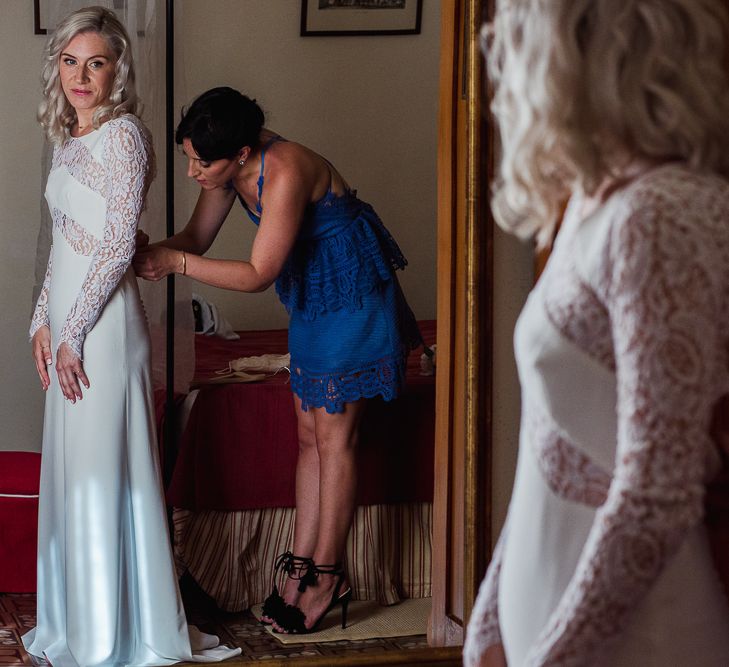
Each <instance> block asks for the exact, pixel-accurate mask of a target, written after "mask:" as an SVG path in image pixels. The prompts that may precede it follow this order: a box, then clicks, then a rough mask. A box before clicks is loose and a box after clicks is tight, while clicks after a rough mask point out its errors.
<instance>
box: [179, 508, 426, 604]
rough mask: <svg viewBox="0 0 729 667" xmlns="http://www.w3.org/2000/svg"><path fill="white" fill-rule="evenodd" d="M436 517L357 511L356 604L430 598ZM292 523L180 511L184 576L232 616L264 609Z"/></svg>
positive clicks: (262, 516)
mask: <svg viewBox="0 0 729 667" xmlns="http://www.w3.org/2000/svg"><path fill="white" fill-rule="evenodd" d="M432 514H433V507H432V503H403V504H398V505H365V506H360V507H358V508H357V510H356V511H355V516H354V522H353V525H352V529H351V530H350V532H349V537H348V539H347V547H346V555H345V561H344V567H345V569H346V571H347V574H348V575H349V578H350V582H351V584H352V592H353V596H354V599H357V600H378V601H379V602H380V604H383V605H390V604H395V603H397V602H399V601H400V600H401V599H403V598H421V597H430V595H431V570H430V561H431V551H432V549H431V538H432ZM294 516H295V510H294V509H293V508H269V509H260V510H244V511H238V512H230V511H228V512H225V511H203V512H193V511H190V510H183V509H175V510H174V511H173V524H174V536H175V544H174V549H175V562H176V566H177V570H178V574H179V575H180V576H182V574H184V573H185V572H188V573H189V574H190V575H191V576H192V577H193V579H195V581H196V582H197V583H198V585H199V586H200V587H201V588H202V589H203V590H204V591H205V592H206V593H207V594H208V595H209V596H210V597H212V598H213V599H214V600H215V602H216V604H217V605H218V607H220V608H221V609H224V610H226V611H241V610H243V609H247V608H249V607H251V606H253V605H255V604H258V603H259V602H263V600H264V599H265V598H266V596H267V595H268V594H269V593H270V592H271V584H272V580H271V577H272V574H273V567H274V562H275V560H276V556H277V555H278V554H280V553H283V552H284V551H286V550H287V549H290V548H291V545H292V542H293V534H294ZM282 577H283V574H282ZM278 583H279V587H280V585H281V583H282V582H278Z"/></svg>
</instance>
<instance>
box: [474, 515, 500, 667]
mask: <svg viewBox="0 0 729 667" xmlns="http://www.w3.org/2000/svg"><path fill="white" fill-rule="evenodd" d="M506 531H507V526H506V525H505V526H504V528H503V530H502V531H501V535H500V536H499V540H498V542H497V543H496V548H495V549H494V553H493V556H492V557H491V563H490V564H489V567H488V570H487V571H486V576H485V577H484V579H483V581H482V582H481V586H480V588H479V589H478V596H477V597H476V603H475V604H474V606H473V612H472V613H471V618H470V620H469V621H468V628H467V630H466V641H465V642H464V644H463V665H464V667H475V666H476V665H478V664H479V661H480V659H481V656H482V655H483V654H484V652H485V651H486V649H488V648H489V647H490V646H494V645H495V644H500V643H501V631H500V629H499V599H498V598H499V575H500V573H501V559H502V552H503V545H504V541H505V540H506Z"/></svg>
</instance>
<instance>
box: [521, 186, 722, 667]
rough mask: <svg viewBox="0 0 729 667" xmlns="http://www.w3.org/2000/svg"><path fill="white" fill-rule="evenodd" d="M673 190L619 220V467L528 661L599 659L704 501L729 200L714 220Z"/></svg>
mask: <svg viewBox="0 0 729 667" xmlns="http://www.w3.org/2000/svg"><path fill="white" fill-rule="evenodd" d="M650 194H651V193H650V192H649V193H648V202H650ZM656 194H658V193H656ZM671 197H672V196H671V195H667V196H666V197H664V199H663V204H664V208H663V210H662V208H661V203H660V200H659V199H658V198H657V197H655V198H654V200H653V206H646V205H644V208H642V209H638V210H633V211H632V212H629V213H628V214H626V216H624V219H623V220H622V221H621V222H616V224H615V227H614V229H613V230H612V231H611V238H610V241H609V248H608V250H607V255H606V257H607V261H606V267H608V268H607V269H606V275H607V281H606V285H607V286H606V288H605V301H606V305H607V306H608V309H609V313H610V321H611V329H612V338H613V342H614V348H615V360H616V377H617V419H618V443H617V452H616V461H615V472H614V477H613V482H612V484H611V487H610V491H609V494H608V497H607V500H606V502H605V503H604V505H603V506H602V507H601V508H600V509H599V510H598V512H597V514H596V518H595V521H594V524H593V526H592V529H591V532H590V534H589V536H588V539H587V541H586V544H585V546H584V549H583V552H582V554H581V557H580V560H579V562H578V565H577V568H576V570H575V573H574V575H573V577H572V580H571V581H570V583H569V585H568V587H567V589H566V590H565V592H564V595H563V597H562V599H561V601H560V603H559V604H558V606H557V608H556V609H555V610H554V611H553V613H552V615H551V617H550V620H549V622H548V623H547V625H546V627H545V628H544V630H543V632H542V633H541V636H540V638H539V640H538V642H537V644H536V645H535V646H534V647H533V648H532V651H531V652H530V654H529V658H528V660H527V664H528V665H588V664H596V663H597V658H599V649H600V648H601V646H603V645H604V642H605V641H606V640H608V639H610V638H613V637H616V636H617V635H618V634H619V633H620V631H621V630H622V629H623V628H624V627H625V625H626V621H627V619H628V617H629V614H630V611H631V610H632V609H634V608H635V607H636V606H637V605H638V604H639V603H640V601H641V600H642V599H643V597H644V596H645V594H646V593H647V591H648V590H649V588H650V587H651V586H652V585H653V584H654V582H655V581H656V579H657V578H658V576H659V575H660V573H661V572H662V570H663V568H664V566H665V565H666V563H667V562H668V561H669V559H671V557H672V556H673V555H674V554H675V552H676V551H677V550H678V548H679V547H680V545H681V543H682V540H683V539H684V537H685V535H686V533H687V531H688V530H689V529H690V528H691V527H692V526H694V525H696V524H697V523H698V522H699V521H700V519H701V516H702V513H703V508H702V500H703V495H704V482H705V476H706V474H707V462H708V460H709V451H710V447H711V442H710V439H709V435H708V434H709V423H710V417H711V411H712V405H713V403H714V401H716V399H717V398H718V395H719V392H720V391H721V390H720V388H719V379H718V378H719V376H718V371H717V369H716V366H717V364H716V359H717V358H719V357H720V338H721V336H720V333H719V324H718V323H719V322H720V321H721V291H720V290H721V289H722V288H721V285H720V284H719V283H720V280H717V276H719V275H720V270H719V269H720V266H721V265H720V264H719V265H718V262H717V257H718V255H717V254H716V253H717V250H716V246H717V242H716V240H717V238H719V234H718V233H717V231H718V229H719V223H720V222H721V224H723V220H722V221H720V220H719V214H720V213H721V210H722V209H721V207H714V209H713V217H714V218H715V220H714V222H713V223H712V222H711V220H712V211H710V210H709V208H708V207H707V208H703V209H702V207H701V206H698V207H697V206H696V205H695V204H696V202H694V201H693V200H692V199H691V198H690V197H686V198H685V199H686V201H682V202H679V203H680V205H673V206H667V205H666V200H668V201H669V203H670V200H671ZM676 199H678V198H676ZM673 203H674V204H676V202H673ZM697 209H698V210H697ZM712 224H713V225H715V226H714V228H713V229H712ZM719 259H720V258H719ZM717 265H718V266H717Z"/></svg>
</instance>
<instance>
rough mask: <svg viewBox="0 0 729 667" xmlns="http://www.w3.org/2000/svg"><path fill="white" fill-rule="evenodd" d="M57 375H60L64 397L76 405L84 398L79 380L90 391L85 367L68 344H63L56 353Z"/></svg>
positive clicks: (59, 379) (59, 380)
mask: <svg viewBox="0 0 729 667" xmlns="http://www.w3.org/2000/svg"><path fill="white" fill-rule="evenodd" d="M56 374H57V375H58V383H59V384H60V385H61V391H62V392H63V395H64V396H65V397H66V398H67V399H68V400H69V401H71V403H75V402H76V399H78V400H79V401H80V400H81V399H82V398H83V394H82V393H81V386H80V385H79V382H78V381H79V380H81V382H83V385H84V387H86V389H88V388H89V387H90V386H91V385H90V383H89V379H88V378H87V377H86V373H85V372H84V366H83V363H82V361H81V359H79V358H78V357H77V356H76V354H75V353H74V352H73V350H72V349H71V348H70V347H69V346H68V345H67V344H66V343H61V344H60V345H59V346H58V352H57V353H56Z"/></svg>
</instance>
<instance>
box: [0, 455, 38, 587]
mask: <svg viewBox="0 0 729 667" xmlns="http://www.w3.org/2000/svg"><path fill="white" fill-rule="evenodd" d="M40 459H41V457H40V454H37V453H35V452H2V451H0V592H3V593H35V589H36V550H37V548H38V486H39V482H40Z"/></svg>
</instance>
